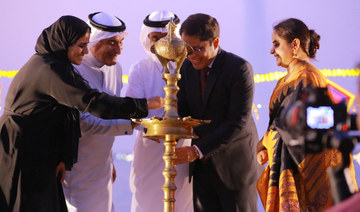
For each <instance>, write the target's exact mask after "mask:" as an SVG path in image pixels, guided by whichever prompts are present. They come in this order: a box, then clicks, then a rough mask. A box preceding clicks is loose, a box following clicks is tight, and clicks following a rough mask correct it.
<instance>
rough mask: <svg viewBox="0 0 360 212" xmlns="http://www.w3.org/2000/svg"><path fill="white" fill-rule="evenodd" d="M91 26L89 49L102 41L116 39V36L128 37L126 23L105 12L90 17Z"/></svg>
mask: <svg viewBox="0 0 360 212" xmlns="http://www.w3.org/2000/svg"><path fill="white" fill-rule="evenodd" d="M88 24H89V26H90V27H91V35H90V43H89V47H91V46H93V45H95V44H96V43H97V42H99V41H100V40H104V39H107V38H111V37H114V36H116V35H123V36H126V35H127V33H126V32H124V31H125V29H126V26H125V23H124V22H123V21H122V20H121V19H119V18H118V17H116V16H113V15H110V14H108V13H105V12H96V13H92V14H90V15H89V21H88Z"/></svg>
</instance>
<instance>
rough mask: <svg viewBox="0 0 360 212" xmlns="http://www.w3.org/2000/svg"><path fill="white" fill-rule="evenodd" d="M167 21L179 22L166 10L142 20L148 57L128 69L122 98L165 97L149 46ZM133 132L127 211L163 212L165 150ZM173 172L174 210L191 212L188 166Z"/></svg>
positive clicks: (159, 69)
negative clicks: (126, 84)
mask: <svg viewBox="0 0 360 212" xmlns="http://www.w3.org/2000/svg"><path fill="white" fill-rule="evenodd" d="M170 18H173V19H174V21H175V23H176V24H178V23H179V19H178V18H177V16H175V15H174V14H173V13H171V12H168V11H155V12H152V13H151V14H150V15H149V16H147V17H146V18H145V20H144V25H143V27H142V30H141V34H140V42H141V44H142V45H143V47H144V49H145V52H146V53H147V54H148V55H147V57H145V58H143V59H141V60H140V61H139V62H137V63H136V64H134V65H133V66H132V67H131V68H130V74H129V84H128V88H127V91H126V96H129V97H134V98H148V97H151V96H165V93H164V89H163V87H164V85H165V81H164V80H163V79H162V74H163V68H162V65H161V64H160V62H159V60H158V59H157V58H156V56H155V55H154V54H152V53H151V52H150V46H151V45H152V44H153V43H155V42H156V41H157V40H159V39H160V38H162V37H164V36H166V35H167V28H166V27H165V25H166V24H167V23H168V22H169V20H170ZM170 69H171V71H173V69H174V64H170ZM163 112H164V110H163V109H156V110H149V116H148V117H153V116H157V117H162V115H163ZM136 129H137V130H136V141H135V146H134V159H133V162H132V166H131V173H130V189H131V192H132V201H131V211H132V212H149V211H163V207H164V204H163V198H164V194H163V190H162V186H163V184H164V177H163V175H162V171H163V169H164V166H165V165H164V161H163V159H162V155H163V154H164V151H165V149H164V145H163V143H162V142H161V143H160V144H159V143H156V142H155V141H153V140H150V139H147V138H144V132H143V129H142V128H141V127H137V128H136ZM190 142H191V140H189V139H187V140H184V139H181V140H179V141H178V145H177V146H178V147H179V146H185V145H186V146H189V145H190ZM176 171H177V175H176V177H175V184H176V187H177V189H176V191H175V199H176V203H175V211H176V212H191V211H193V203H192V201H193V200H192V184H190V183H189V165H188V164H183V165H178V166H176Z"/></svg>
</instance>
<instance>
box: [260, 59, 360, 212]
mask: <svg viewBox="0 0 360 212" xmlns="http://www.w3.org/2000/svg"><path fill="white" fill-rule="evenodd" d="M308 86H316V87H327V83H326V78H325V76H324V75H323V74H322V73H321V72H319V71H318V70H317V69H316V68H315V67H314V66H312V65H311V64H309V63H307V64H305V65H302V66H301V67H299V68H298V69H297V70H296V71H294V72H292V73H289V74H288V75H286V76H285V77H283V78H281V79H280V80H279V81H278V83H277V85H276V87H275V89H274V91H273V94H272V96H271V99H270V105H269V108H270V121H269V127H268V130H267V132H266V133H265V135H264V137H263V138H262V139H261V142H262V144H263V145H264V146H265V148H266V149H267V151H268V158H269V161H268V162H269V163H268V165H267V167H266V168H265V170H264V172H263V173H262V175H261V176H260V178H259V180H258V183H257V189H258V192H259V195H260V198H261V201H262V203H263V205H264V208H265V210H266V211H267V212H270V211H316V212H318V211H323V210H325V209H326V208H328V207H330V206H332V204H333V202H332V197H331V191H330V184H329V181H328V177H327V174H326V169H327V168H328V167H333V166H336V165H338V164H339V163H340V161H341V153H340V152H339V151H337V150H335V149H334V150H325V151H323V152H321V153H318V154H304V153H303V154H300V155H299V152H298V151H295V150H294V149H293V147H290V146H287V145H286V144H285V142H284V138H282V137H281V136H280V134H279V132H278V130H277V129H276V127H278V126H277V124H276V120H278V118H279V115H280V110H281V109H282V108H283V107H286V106H288V105H290V104H293V103H294V102H292V99H294V98H293V96H294V95H296V94H297V92H298V91H299V90H301V89H305V88H306V87H308ZM350 173H352V178H353V182H355V183H356V180H355V172H354V168H353V164H352V162H351V167H350Z"/></svg>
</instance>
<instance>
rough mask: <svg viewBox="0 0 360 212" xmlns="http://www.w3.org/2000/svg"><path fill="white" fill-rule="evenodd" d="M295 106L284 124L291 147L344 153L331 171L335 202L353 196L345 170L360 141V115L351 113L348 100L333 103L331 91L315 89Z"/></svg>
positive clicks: (307, 91)
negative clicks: (358, 123)
mask: <svg viewBox="0 0 360 212" xmlns="http://www.w3.org/2000/svg"><path fill="white" fill-rule="evenodd" d="M296 98H297V101H296V102H295V104H292V105H289V106H288V107H285V108H284V109H283V110H282V113H281V115H280V122H281V124H282V125H283V127H284V129H285V130H286V131H287V132H289V134H290V136H291V139H290V141H289V142H288V143H286V144H287V145H290V146H297V147H299V149H301V150H302V151H304V153H319V152H322V151H324V150H325V149H337V150H339V151H340V152H341V153H342V154H341V155H342V162H341V164H340V165H338V166H336V167H333V168H331V169H329V170H328V176H329V180H330V185H331V190H332V196H333V199H334V202H335V203H338V202H341V201H342V200H344V199H346V198H348V197H350V196H351V195H352V192H353V191H354V188H353V187H354V186H353V185H352V183H351V182H350V181H349V180H348V179H349V178H348V179H346V178H347V177H345V174H344V170H346V168H347V167H349V165H350V162H351V160H350V159H351V157H350V153H351V152H352V150H353V149H354V145H355V144H356V143H357V142H358V141H359V140H360V139H359V138H360V133H359V131H358V130H357V128H356V115H355V114H353V115H349V114H348V113H347V105H346V102H345V101H342V102H340V103H338V104H335V103H333V101H332V99H331V97H330V96H329V90H328V88H318V87H311V88H307V89H304V91H303V92H301V93H299V94H298V95H296Z"/></svg>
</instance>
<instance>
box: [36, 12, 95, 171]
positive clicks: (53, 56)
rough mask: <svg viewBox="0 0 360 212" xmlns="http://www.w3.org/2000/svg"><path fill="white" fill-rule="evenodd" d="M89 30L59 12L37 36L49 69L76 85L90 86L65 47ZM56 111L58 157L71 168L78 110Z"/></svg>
mask: <svg viewBox="0 0 360 212" xmlns="http://www.w3.org/2000/svg"><path fill="white" fill-rule="evenodd" d="M87 32H90V27H89V26H88V24H87V23H85V22H84V21H82V20H81V19H79V18H77V17H74V16H62V17H61V18H59V19H58V20H57V21H56V22H55V23H53V24H52V25H50V26H49V27H48V28H46V29H44V30H43V32H42V33H41V35H40V36H39V38H38V40H37V43H36V46H35V51H36V53H37V54H39V55H42V56H43V57H46V58H47V59H48V60H51V61H54V63H52V70H53V71H55V72H56V73H57V74H58V75H59V76H60V77H61V78H62V79H63V80H64V82H67V83H69V84H72V85H75V86H77V87H86V88H89V86H88V84H87V82H86V81H85V80H84V79H83V78H82V77H81V75H79V74H78V73H76V72H75V71H74V67H73V66H72V64H71V63H70V61H69V59H68V56H67V51H68V48H69V47H70V46H72V45H73V44H75V43H76V42H77V41H78V39H79V38H81V37H82V36H84V35H85V34H86V33H87ZM56 110H57V111H61V113H62V114H63V115H64V122H63V132H64V133H63V138H62V139H63V149H62V153H61V159H60V160H61V161H63V162H64V163H65V166H66V169H67V170H70V169H71V167H72V166H73V164H74V163H76V161H77V153H78V144H79V137H80V136H81V132H80V123H79V112H78V111H77V110H76V109H73V108H69V107H67V106H64V105H60V104H59V105H58V107H57V108H56Z"/></svg>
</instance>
